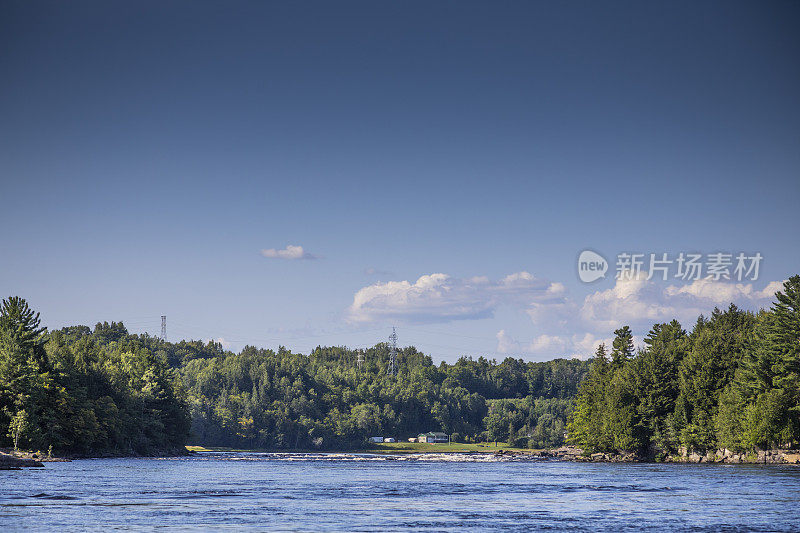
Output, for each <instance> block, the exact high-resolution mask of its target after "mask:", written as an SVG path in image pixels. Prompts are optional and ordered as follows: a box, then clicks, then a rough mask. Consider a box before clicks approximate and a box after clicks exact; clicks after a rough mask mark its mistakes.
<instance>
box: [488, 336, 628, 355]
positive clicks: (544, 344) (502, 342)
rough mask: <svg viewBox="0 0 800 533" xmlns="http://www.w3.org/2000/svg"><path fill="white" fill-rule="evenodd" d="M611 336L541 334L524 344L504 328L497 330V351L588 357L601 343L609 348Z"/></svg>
mask: <svg viewBox="0 0 800 533" xmlns="http://www.w3.org/2000/svg"><path fill="white" fill-rule="evenodd" d="M612 341H613V338H600V337H597V336H595V335H593V334H591V333H584V334H574V335H549V334H542V335H539V336H537V337H534V338H533V340H531V341H530V342H529V343H527V344H524V345H523V343H521V342H519V341H517V340H516V339H514V338H513V337H511V336H510V335H509V334H508V333H506V331H505V330H504V329H501V330H500V331H498V332H497V352H499V353H503V354H529V355H539V356H547V357H571V358H577V359H589V358H590V357H591V356H592V355H594V352H595V351H596V350H597V347H598V346H599V345H600V344H601V343H605V344H606V346H607V347H608V348H609V349H610V347H611V342H612Z"/></svg>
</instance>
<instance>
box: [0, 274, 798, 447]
mask: <svg viewBox="0 0 800 533" xmlns="http://www.w3.org/2000/svg"><path fill="white" fill-rule="evenodd" d="M614 333H615V338H614V341H613V344H612V346H611V347H610V351H609V352H607V351H606V347H605V346H604V345H601V346H600V347H599V348H598V350H597V352H596V353H595V355H594V357H593V358H592V359H590V360H588V361H582V360H577V359H555V360H552V361H546V362H526V361H523V360H522V359H514V358H512V357H507V358H506V359H504V360H503V361H501V362H497V361H495V360H489V359H486V358H483V357H480V358H478V359H473V358H466V357H462V358H461V359H459V360H458V361H456V362H455V363H440V364H438V365H436V364H434V363H433V360H432V359H431V357H430V356H428V355H426V354H423V353H421V352H419V351H417V350H416V348H414V347H413V346H412V347H406V348H402V349H401V350H399V353H398V355H397V368H396V373H394V374H390V373H388V372H387V364H388V352H389V347H388V345H387V344H386V343H379V344H377V345H375V346H374V347H373V348H369V349H365V350H352V349H348V348H346V347H335V346H334V347H323V346H318V347H317V348H316V349H314V350H312V352H311V353H309V354H308V355H305V354H298V353H293V352H291V351H289V350H287V349H286V348H284V347H279V348H278V349H277V350H268V349H259V348H255V347H252V346H247V347H245V348H244V349H243V350H242V351H241V352H239V353H234V352H230V351H226V350H224V349H223V348H222V346H221V345H219V344H217V343H215V342H208V343H203V342H201V341H185V340H184V341H180V342H176V343H171V342H166V341H164V340H162V339H160V338H156V337H151V336H149V335H147V334H143V335H135V334H130V333H129V332H128V331H127V329H126V328H125V326H124V325H123V324H122V323H115V322H112V323H110V324H109V323H107V322H104V323H98V324H97V325H96V326H95V327H94V329H91V328H89V327H87V326H71V327H66V328H62V329H59V330H54V331H47V330H46V329H45V328H42V327H40V321H39V315H38V313H35V312H34V311H33V310H31V309H30V308H29V307H28V304H27V302H26V301H25V300H23V299H21V298H17V297H11V298H8V299H7V300H3V303H2V308H0V447H4V448H5V449H6V452H8V451H11V452H12V453H4V454H3V458H4V459H3V460H4V461H8V462H13V461H12V458H17V459H20V458H24V459H29V460H32V461H39V462H41V461H44V460H45V459H44V458H45V457H61V458H80V457H122V456H134V457H135V456H141V457H145V456H164V455H181V454H185V453H191V452H192V450H193V447H189V449H188V450H189V451H187V449H186V448H184V445H185V444H186V443H187V442H195V443H198V442H200V443H203V444H204V446H206V447H207V448H204V449H208V450H215V449H216V450H265V451H266V450H269V451H270V452H288V451H298V452H300V451H303V452H317V453H330V452H333V453H335V452H338V451H344V453H394V454H409V453H497V454H500V453H502V454H519V455H529V456H531V457H533V456H537V457H556V458H561V459H571V460H577V461H620V462H622V461H654V462H698V463H701V462H709V463H713V462H724V463H740V462H745V463H778V462H788V463H797V462H798V460H800V455H798V452H797V448H798V446H799V443H800V343H798V342H797V339H798V338H800V276H793V277H792V278H790V279H789V280H788V281H787V282H786V283H785V284H784V287H783V290H782V291H778V292H777V293H776V302H775V304H774V305H773V306H772V308H771V309H769V310H761V311H759V312H757V313H753V312H749V311H744V310H741V309H738V308H737V307H736V306H734V305H731V306H730V307H729V308H727V309H726V310H724V311H723V310H719V309H714V310H713V312H712V313H711V315H710V316H709V317H704V316H700V318H699V319H698V320H697V322H696V323H695V325H694V327H693V328H692V329H691V330H688V331H687V330H685V329H683V327H682V326H681V324H679V323H678V322H677V321H675V320H673V321H671V322H668V323H661V324H656V325H654V326H653V328H652V329H651V331H650V332H649V333H648V334H647V335H646V337H645V338H644V344H643V346H641V347H640V348H638V349H635V348H634V343H633V334H632V332H631V330H630V328H628V327H627V326H625V327H622V328H619V329H617V330H616V331H615V332H614ZM428 431H442V432H445V433H447V434H448V435H449V436H450V438H451V440H452V441H453V444H422V443H410V442H407V439H408V438H409V437H413V436H416V435H418V434H419V433H421V432H428ZM380 435H382V436H391V437H393V438H395V439H397V440H398V442H396V443H384V444H372V443H370V442H369V439H370V437H371V436H380ZM495 443H503V444H498V445H497V446H495ZM20 449H30V450H46V451H45V452H42V451H38V452H36V456H35V457H34V454H32V453H30V454H28V455H26V454H24V453H22V452H13V450H20ZM576 450H579V453H576Z"/></svg>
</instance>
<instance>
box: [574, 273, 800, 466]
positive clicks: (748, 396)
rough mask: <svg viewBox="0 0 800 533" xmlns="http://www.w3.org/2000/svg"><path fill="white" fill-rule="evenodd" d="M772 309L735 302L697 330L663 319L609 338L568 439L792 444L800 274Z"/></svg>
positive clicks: (798, 391)
mask: <svg viewBox="0 0 800 533" xmlns="http://www.w3.org/2000/svg"><path fill="white" fill-rule="evenodd" d="M775 297H776V302H775V303H774V305H773V306H772V307H771V308H770V309H769V310H761V311H760V312H758V313H751V312H748V311H743V310H741V309H738V308H737V307H736V306H735V305H731V306H730V307H729V308H728V309H726V310H724V311H721V310H719V309H715V310H714V312H713V313H711V316H709V317H703V316H701V317H700V318H699V319H698V320H697V322H696V323H695V324H694V326H693V328H692V329H691V331H690V332H687V331H686V330H685V329H684V328H683V327H682V326H681V325H680V324H679V323H678V322H677V321H674V320H673V321H672V322H669V323H663V324H656V325H655V326H653V328H652V329H651V330H650V332H649V333H648V334H647V336H646V337H645V338H644V346H643V347H642V348H640V349H639V350H636V351H634V346H633V339H632V335H631V330H630V329H629V328H628V327H623V328H620V329H618V330H617V331H616V332H615V338H614V341H613V344H612V346H611V349H610V352H608V351H607V349H606V347H605V346H602V345H601V346H600V347H598V349H597V352H596V354H595V355H594V357H593V359H592V365H591V369H590V371H589V374H588V376H587V377H586V380H584V381H583V382H582V383H581V385H580V389H579V391H578V395H577V397H576V398H575V403H574V408H573V410H572V411H571V413H570V417H569V423H568V426H567V427H568V433H569V440H570V441H571V442H572V443H574V444H576V445H578V446H580V447H582V448H584V449H585V450H589V451H606V452H608V451H633V452H637V453H639V454H641V455H642V456H644V457H650V458H655V459H658V458H659V457H661V458H663V457H665V456H667V455H671V454H676V453H678V452H679V451H699V452H705V451H709V450H717V449H720V448H724V449H729V450H733V451H752V450H754V449H756V448H760V449H768V448H784V449H785V448H792V447H794V446H796V445H797V444H798V442H799V441H800V276H793V277H791V278H790V279H789V280H788V281H787V282H785V283H784V287H783V290H781V291H778V292H777V294H776V295H775Z"/></svg>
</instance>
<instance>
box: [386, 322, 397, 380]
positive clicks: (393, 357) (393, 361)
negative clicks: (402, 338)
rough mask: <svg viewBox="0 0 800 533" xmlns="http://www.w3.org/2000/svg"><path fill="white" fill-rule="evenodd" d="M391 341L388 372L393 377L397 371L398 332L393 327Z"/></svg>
mask: <svg viewBox="0 0 800 533" xmlns="http://www.w3.org/2000/svg"><path fill="white" fill-rule="evenodd" d="M389 341H391V345H390V347H389V368H387V369H386V372H387V373H388V374H389V375H390V376H393V375H394V373H395V372H396V371H397V332H396V331H395V329H394V326H392V334H391V335H389Z"/></svg>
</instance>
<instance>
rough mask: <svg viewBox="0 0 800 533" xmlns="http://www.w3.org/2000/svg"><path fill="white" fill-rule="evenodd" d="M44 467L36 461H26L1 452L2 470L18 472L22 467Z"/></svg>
mask: <svg viewBox="0 0 800 533" xmlns="http://www.w3.org/2000/svg"><path fill="white" fill-rule="evenodd" d="M30 466H33V467H42V466H44V465H43V464H42V463H41V461H37V460H36V459H25V458H21V457H15V456H13V455H10V454H7V453H3V452H0V470H18V469H20V468H22V467H30Z"/></svg>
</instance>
